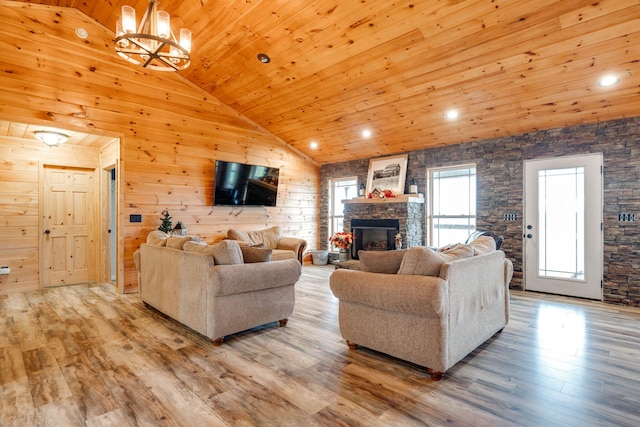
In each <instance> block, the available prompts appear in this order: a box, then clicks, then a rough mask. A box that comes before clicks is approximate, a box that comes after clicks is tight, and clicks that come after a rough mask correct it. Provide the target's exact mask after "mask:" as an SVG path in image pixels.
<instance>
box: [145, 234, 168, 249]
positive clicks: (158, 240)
mask: <svg viewBox="0 0 640 427" xmlns="http://www.w3.org/2000/svg"><path fill="white" fill-rule="evenodd" d="M168 238H169V235H168V234H167V233H165V232H164V231H160V230H155V231H152V232H151V233H149V234H148V235H147V244H148V245H151V246H166V245H167V239H168Z"/></svg>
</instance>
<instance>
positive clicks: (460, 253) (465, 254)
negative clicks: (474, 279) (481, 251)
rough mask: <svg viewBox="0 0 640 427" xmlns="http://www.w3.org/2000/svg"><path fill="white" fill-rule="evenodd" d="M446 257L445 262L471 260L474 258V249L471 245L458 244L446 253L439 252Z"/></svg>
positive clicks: (445, 251)
mask: <svg viewBox="0 0 640 427" xmlns="http://www.w3.org/2000/svg"><path fill="white" fill-rule="evenodd" d="M439 253H440V255H442V256H443V257H444V260H445V262H448V261H453V260H456V259H460V258H469V257H472V256H473V253H474V251H473V247H472V246H471V245H465V244H462V243H458V244H457V245H453V246H452V247H450V248H447V249H446V250H444V251H441V252H439Z"/></svg>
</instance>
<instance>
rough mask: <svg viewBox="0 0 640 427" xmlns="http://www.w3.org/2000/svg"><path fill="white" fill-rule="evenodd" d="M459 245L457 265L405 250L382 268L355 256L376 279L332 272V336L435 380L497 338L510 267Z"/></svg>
mask: <svg viewBox="0 0 640 427" xmlns="http://www.w3.org/2000/svg"><path fill="white" fill-rule="evenodd" d="M487 239H491V238H487ZM491 240H493V239H491ZM486 242H488V241H486V240H485V243H486ZM480 244H482V242H476V246H478V245H480ZM487 244H488V245H491V243H490V242H488V243H487ZM461 246H465V249H464V251H465V252H466V254H465V256H464V257H461V258H458V257H457V256H455V254H454V255H450V254H444V255H442V254H436V252H434V251H432V250H431V249H429V248H410V249H408V250H406V251H403V252H404V254H402V253H401V254H390V255H391V256H395V259H393V260H388V261H386V262H385V261H384V258H382V257H384V255H383V254H384V253H383V254H380V253H378V254H371V255H372V256H373V258H374V259H373V260H371V259H368V258H370V257H368V256H367V254H363V253H362V252H361V253H360V254H359V255H360V260H361V263H362V264H363V265H362V267H361V268H362V269H363V270H366V269H367V263H368V264H370V265H372V266H374V267H375V271H377V272H371V271H356V270H346V269H340V270H336V271H334V272H333V273H332V275H331V279H330V285H331V290H332V291H333V293H334V295H335V296H336V297H337V298H339V300H340V301H339V323H340V331H341V333H342V336H343V337H344V338H345V339H346V340H347V344H348V345H349V348H351V349H356V348H357V347H358V345H361V346H364V347H367V348H371V349H373V350H377V351H380V352H383V353H386V354H389V355H392V356H395V357H398V358H400V359H403V360H407V361H410V362H413V363H416V364H418V365H421V366H425V367H427V370H428V372H429V374H430V375H431V376H432V378H434V379H440V378H441V376H442V373H443V372H445V371H446V370H447V369H449V368H450V367H451V366H453V365H454V364H456V363H457V362H458V361H460V360H461V359H462V358H464V357H465V356H466V355H467V354H469V353H470V352H472V351H473V350H474V349H475V348H476V347H478V346H479V345H480V344H482V343H483V342H485V341H486V340H487V339H488V338H490V337H491V336H492V335H494V334H495V333H496V332H499V331H501V330H502V329H503V328H504V327H505V325H506V324H507V322H508V320H509V282H510V280H511V276H512V274H513V265H512V263H511V261H510V260H508V259H506V258H505V256H504V252H502V251H497V250H495V249H489V250H485V251H481V252H484V253H478V251H476V253H477V255H475V256H473V253H474V249H473V247H472V246H471V245H461ZM469 247H471V249H470V251H471V255H469V252H468V251H469V249H468V248H469ZM493 248H495V243H493ZM391 252H394V251H391ZM398 252H399V251H398ZM434 254H436V255H434ZM363 255H364V256H363ZM375 257H380V259H378V260H376V259H375ZM434 258H435V260H434ZM384 267H386V268H387V269H388V270H387V271H386V272H384V273H383V272H381V268H384ZM396 272H397V273H396ZM385 273H387V274H385Z"/></svg>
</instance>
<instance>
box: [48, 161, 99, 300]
mask: <svg viewBox="0 0 640 427" xmlns="http://www.w3.org/2000/svg"><path fill="white" fill-rule="evenodd" d="M47 167H54V168H69V169H85V170H87V171H92V173H93V177H94V180H93V203H94V204H95V205H97V206H95V207H97V209H96V210H95V211H96V212H98V213H99V212H101V210H102V208H101V206H100V185H99V181H100V179H99V175H98V169H99V168H97V167H95V166H94V165H82V164H76V165H69V164H64V163H56V162H51V161H46V162H44V161H39V162H38V186H39V189H38V200H39V201H38V235H39V238H38V265H39V273H38V287H39V289H44V288H45V286H46V285H48V284H47V283H45V274H44V272H45V271H46V270H47V269H48V268H49V266H48V265H46V263H45V256H44V245H45V243H44V239H45V236H46V235H45V227H44V224H43V216H44V212H45V206H44V203H43V200H44V191H45V188H44V175H45V168H47ZM92 221H93V223H94V226H93V229H92V230H91V239H93V241H94V242H95V245H96V247H95V248H94V249H93V250H92V251H91V256H90V259H89V260H88V262H89V263H92V265H93V266H99V265H100V262H101V256H100V250H99V247H98V246H97V245H98V244H99V242H100V239H99V236H100V233H99V229H100V226H99V224H100V218H98V219H97V220H96V219H95V218H93V219H92ZM99 270H100V268H96V267H92V268H90V269H89V271H90V275H91V276H93V277H90V280H92V281H98V279H99Z"/></svg>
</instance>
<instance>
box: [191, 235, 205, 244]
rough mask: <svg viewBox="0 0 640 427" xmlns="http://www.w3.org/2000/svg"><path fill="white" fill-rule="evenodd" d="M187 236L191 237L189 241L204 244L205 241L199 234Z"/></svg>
mask: <svg viewBox="0 0 640 427" xmlns="http://www.w3.org/2000/svg"><path fill="white" fill-rule="evenodd" d="M189 238H190V239H191V240H190V241H191V242H194V243H197V244H199V245H206V244H207V241H206V240H204V239H203V238H202V237H200V236H189Z"/></svg>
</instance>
